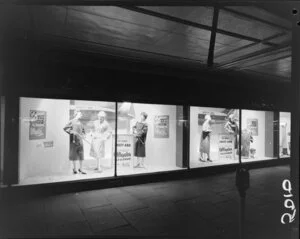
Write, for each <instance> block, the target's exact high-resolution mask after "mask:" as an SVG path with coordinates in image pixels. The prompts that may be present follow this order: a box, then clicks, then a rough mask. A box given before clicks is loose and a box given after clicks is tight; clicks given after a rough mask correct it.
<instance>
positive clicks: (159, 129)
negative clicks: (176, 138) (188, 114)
mask: <svg viewBox="0 0 300 239" xmlns="http://www.w3.org/2000/svg"><path fill="white" fill-rule="evenodd" d="M154 138H169V115H156V116H155V117H154Z"/></svg>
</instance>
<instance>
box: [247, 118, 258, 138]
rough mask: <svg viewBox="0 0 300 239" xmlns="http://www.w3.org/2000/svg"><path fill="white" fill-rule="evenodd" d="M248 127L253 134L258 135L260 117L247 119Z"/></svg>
mask: <svg viewBox="0 0 300 239" xmlns="http://www.w3.org/2000/svg"><path fill="white" fill-rule="evenodd" d="M247 127H248V129H249V130H250V131H251V132H252V135H253V136H258V119H247Z"/></svg>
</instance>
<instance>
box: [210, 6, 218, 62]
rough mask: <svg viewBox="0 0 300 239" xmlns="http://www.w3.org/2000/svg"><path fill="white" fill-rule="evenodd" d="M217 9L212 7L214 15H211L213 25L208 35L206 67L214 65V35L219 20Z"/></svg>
mask: <svg viewBox="0 0 300 239" xmlns="http://www.w3.org/2000/svg"><path fill="white" fill-rule="evenodd" d="M219 11H220V10H219V7H214V13H213V14H214V15H213V23H212V30H211V33H210V42H209V50H208V58H207V66H208V67H212V66H213V64H214V52H215V43H216V35H217V28H218V19H219Z"/></svg>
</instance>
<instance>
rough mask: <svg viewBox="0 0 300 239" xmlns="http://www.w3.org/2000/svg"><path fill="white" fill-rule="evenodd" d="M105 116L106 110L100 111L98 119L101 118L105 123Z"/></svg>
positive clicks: (101, 121)
mask: <svg viewBox="0 0 300 239" xmlns="http://www.w3.org/2000/svg"><path fill="white" fill-rule="evenodd" d="M105 118H106V113H105V112H104V111H100V112H99V113H98V119H99V120H100V123H103V122H104V120H105Z"/></svg>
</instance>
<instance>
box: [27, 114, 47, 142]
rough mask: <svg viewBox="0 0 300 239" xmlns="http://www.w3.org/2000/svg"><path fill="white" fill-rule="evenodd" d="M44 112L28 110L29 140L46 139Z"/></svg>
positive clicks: (45, 115) (45, 116)
mask: <svg viewBox="0 0 300 239" xmlns="http://www.w3.org/2000/svg"><path fill="white" fill-rule="evenodd" d="M46 118H47V113H46V111H40V110H30V125H29V140H36V139H45V138H46Z"/></svg>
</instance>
